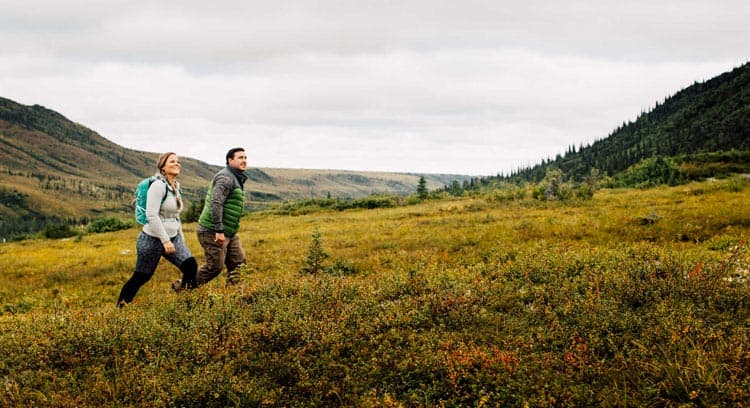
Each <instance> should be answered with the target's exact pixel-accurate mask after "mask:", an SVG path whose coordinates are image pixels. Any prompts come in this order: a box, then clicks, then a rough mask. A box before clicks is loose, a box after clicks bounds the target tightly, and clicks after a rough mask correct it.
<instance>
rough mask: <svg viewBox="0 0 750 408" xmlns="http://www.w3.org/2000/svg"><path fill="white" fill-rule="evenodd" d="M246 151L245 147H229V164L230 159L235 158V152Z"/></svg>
mask: <svg viewBox="0 0 750 408" xmlns="http://www.w3.org/2000/svg"><path fill="white" fill-rule="evenodd" d="M244 151H245V149H244V148H242V147H233V148H231V149H229V151H228V152H227V164H229V159H234V154H235V153H237V152H244Z"/></svg>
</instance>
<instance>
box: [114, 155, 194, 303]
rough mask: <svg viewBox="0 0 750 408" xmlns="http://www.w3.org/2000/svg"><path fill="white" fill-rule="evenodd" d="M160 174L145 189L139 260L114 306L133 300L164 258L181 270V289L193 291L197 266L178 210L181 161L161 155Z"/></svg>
mask: <svg viewBox="0 0 750 408" xmlns="http://www.w3.org/2000/svg"><path fill="white" fill-rule="evenodd" d="M156 167H157V168H158V169H159V172H158V173H157V174H156V175H155V176H154V178H155V180H154V181H153V182H152V183H151V185H150V186H149V188H148V195H147V201H146V217H147V218H148V223H147V224H146V225H144V226H143V230H142V231H141V233H140V234H139V235H138V241H137V243H136V248H137V250H138V259H137V260H136V263H135V272H133V276H132V277H131V278H130V279H129V280H128V281H127V282H125V285H123V286H122V290H121V291H120V298H119V299H117V306H118V307H122V306H124V305H126V304H128V303H130V302H132V301H133V298H134V297H135V294H136V293H137V292H138V289H140V288H141V286H143V284H144V283H146V282H148V281H149V279H151V277H152V276H154V271H155V270H156V267H157V265H159V260H160V259H161V257H162V256H163V257H164V258H166V259H167V260H168V261H169V262H171V263H173V264H174V265H175V266H177V267H178V268H180V271H182V283H181V287H180V288H181V289H185V288H187V289H192V288H194V287H195V286H196V284H195V274H196V271H197V269H198V264H197V263H196V262H195V258H193V255H192V254H191V253H190V250H189V249H188V247H187V245H185V237H184V236H183V234H182V224H181V223H180V211H182V208H183V203H182V197H181V194H180V183H179V182H178V181H177V176H178V175H179V174H180V169H181V166H180V160H179V158H178V157H177V155H176V154H175V153H173V152H169V153H164V154H162V155H161V156H159V160H158V161H157V162H156Z"/></svg>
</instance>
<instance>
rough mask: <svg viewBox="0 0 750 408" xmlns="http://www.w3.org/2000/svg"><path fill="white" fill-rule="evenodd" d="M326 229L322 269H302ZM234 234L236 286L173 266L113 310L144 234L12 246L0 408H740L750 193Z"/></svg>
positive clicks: (2, 251)
mask: <svg viewBox="0 0 750 408" xmlns="http://www.w3.org/2000/svg"><path fill="white" fill-rule="evenodd" d="M527 197H528V195H527ZM185 229H186V231H185V232H186V238H187V241H188V245H189V247H190V248H191V249H192V250H193V251H194V254H195V255H196V258H198V261H199V263H200V262H201V261H202V259H203V254H202V251H201V249H200V246H199V245H198V243H197V240H196V237H195V224H187V225H186V226H185ZM315 231H317V232H319V234H320V237H321V238H322V248H323V250H324V251H325V252H326V253H327V254H328V255H330V257H328V258H327V259H325V265H326V266H327V267H326V268H324V269H323V270H321V271H319V272H318V273H316V274H300V273H299V271H300V269H301V268H302V267H303V266H304V263H305V262H306V258H307V257H308V255H310V250H309V249H310V247H311V243H312V239H311V236H312V235H313V233H314V232H315ZM240 233H241V237H242V240H243V245H244V247H245V250H246V252H247V254H248V259H249V262H248V265H247V267H245V268H244V269H243V270H242V276H241V282H240V283H239V284H238V285H234V286H226V285H225V274H222V276H221V277H220V278H218V279H217V280H215V281H214V282H212V283H211V284H209V285H207V286H205V287H202V288H200V289H198V290H196V291H193V292H190V293H180V294H174V293H172V292H171V290H170V289H169V283H170V282H171V281H172V280H174V279H176V278H177V277H178V276H179V272H178V271H177V269H176V268H174V267H173V266H172V265H170V264H168V263H167V262H166V261H162V263H161V264H160V266H159V269H157V272H156V274H155V276H154V278H153V279H152V280H151V281H150V282H149V283H147V284H146V285H145V286H144V287H143V288H142V290H141V291H140V292H139V294H138V296H137V297H136V299H135V302H133V303H132V304H130V305H128V306H127V307H126V308H124V309H122V310H120V309H117V308H115V300H116V298H117V295H118V293H119V290H120V288H121V285H122V284H123V283H124V282H125V281H126V280H127V279H128V277H129V276H130V274H131V273H132V268H133V265H134V263H135V239H136V236H137V234H138V231H137V230H136V229H134V228H133V229H128V230H123V231H118V232H112V233H104V234H87V235H82V236H80V237H78V238H71V239H67V240H27V241H21V242H13V243H7V244H2V245H0V271H2V272H3V277H4V284H3V285H0V312H1V313H2V315H1V316H0V350H2V356H0V382H1V383H2V384H0V406H19V407H31V406H53V407H54V406H60V407H84V406H99V407H110V406H111V407H114V406H117V407H119V406H186V407H212V406H214V407H231V406H242V407H245V406H285V407H286V406H362V407H381V406H385V407H401V406H404V407H406V406H409V407H411V406H417V407H422V406H423V407H432V406H446V407H448V406H476V407H482V406H487V407H491V406H509V407H538V406H567V407H580V406H615V407H620V406H622V407H628V406H657V407H662V406H663V407H671V406H675V407H676V406H681V407H690V406H695V407H702V406H737V407H739V406H748V405H750V329H749V328H750V324H749V323H750V276H749V268H750V255H749V254H748V243H747V237H748V236H749V235H750V187H748V186H747V183H746V182H744V183H739V184H738V182H737V179H734V180H719V181H707V182H702V183H693V184H689V185H684V186H678V187H660V188H654V189H648V190H637V189H622V190H602V191H599V192H597V193H596V195H595V196H594V198H593V199H592V200H587V201H571V202H543V201H536V200H533V199H531V198H523V199H515V198H513V197H511V196H509V195H504V194H503V193H502V192H489V193H483V194H476V195H474V196H466V197H460V198H444V199H440V200H428V201H426V202H423V203H420V204H416V205H405V206H398V207H395V208H385V209H372V210H347V211H333V210H320V211H312V212H309V213H307V214H303V215H295V216H293V215H284V214H278V213H274V212H273V211H267V212H258V213H252V214H249V215H247V216H246V217H245V218H244V219H243V222H242V228H241V232H240Z"/></svg>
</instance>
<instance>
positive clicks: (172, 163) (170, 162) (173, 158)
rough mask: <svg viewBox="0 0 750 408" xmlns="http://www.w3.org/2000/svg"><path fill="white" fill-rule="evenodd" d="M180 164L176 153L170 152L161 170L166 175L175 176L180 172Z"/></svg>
mask: <svg viewBox="0 0 750 408" xmlns="http://www.w3.org/2000/svg"><path fill="white" fill-rule="evenodd" d="M181 168H182V166H181V165H180V159H179V158H178V157H177V155H176V154H171V155H169V157H168V158H167V161H166V163H164V167H162V168H161V169H162V171H163V172H164V174H165V175H167V176H177V175H178V174H180V169H181Z"/></svg>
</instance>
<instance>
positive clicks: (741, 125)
mask: <svg viewBox="0 0 750 408" xmlns="http://www.w3.org/2000/svg"><path fill="white" fill-rule="evenodd" d="M592 114H594V115H595V114H596V113H595V112H594V113H592ZM738 152H739V154H738ZM748 152H750V63H746V64H744V65H742V66H740V67H738V68H735V69H733V70H732V71H730V72H726V73H723V74H721V75H718V76H716V77H714V78H712V79H710V80H708V81H705V82H696V83H694V84H693V85H691V86H689V87H687V88H685V89H683V90H681V91H679V92H677V93H676V94H675V95H673V96H671V97H668V98H666V99H665V100H664V101H663V102H662V103H657V104H656V106H655V107H654V108H653V109H652V110H651V111H649V112H645V113H641V114H640V115H639V116H638V118H637V119H636V120H635V121H634V122H628V123H623V124H622V125H621V126H619V127H617V128H616V129H615V130H614V131H613V132H612V133H611V134H610V135H609V136H607V137H606V138H603V139H601V140H598V141H596V142H594V143H593V144H591V145H587V146H581V147H580V148H578V149H577V148H576V146H570V147H569V148H568V151H567V152H566V153H565V154H564V155H558V156H557V157H556V158H555V159H554V160H544V161H542V162H541V163H540V164H537V165H535V166H532V167H529V168H522V169H518V170H516V171H514V172H512V173H511V174H510V175H507V176H505V177H501V179H504V180H509V181H532V182H538V181H540V180H541V179H542V178H544V176H545V173H546V169H547V168H549V167H555V168H558V169H560V170H562V171H563V172H564V173H565V174H566V175H567V176H568V177H570V178H572V179H574V180H578V181H580V180H581V179H582V178H583V177H585V176H586V175H588V173H589V171H590V169H591V168H597V169H598V170H599V171H601V172H603V173H605V174H607V175H610V176H614V175H616V174H618V173H621V172H623V171H625V170H626V169H628V168H629V167H631V166H633V165H635V164H637V163H639V162H641V161H643V160H646V159H649V158H652V157H674V158H678V159H679V161H680V162H691V161H695V162H700V164H699V165H703V166H706V163H707V162H711V161H713V162H714V163H718V162H721V163H725V164H726V162H727V161H733V160H740V161H741V162H742V163H740V164H742V166H740V167H741V168H744V165H745V162H746V161H747V157H748V154H746V153H748ZM721 167H722V166H714V168H716V169H720V168H721ZM717 171H718V170H717Z"/></svg>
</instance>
